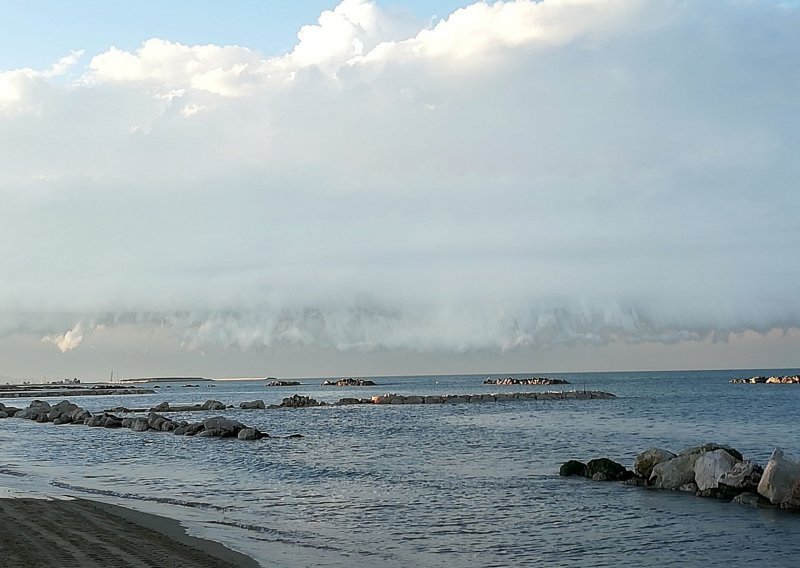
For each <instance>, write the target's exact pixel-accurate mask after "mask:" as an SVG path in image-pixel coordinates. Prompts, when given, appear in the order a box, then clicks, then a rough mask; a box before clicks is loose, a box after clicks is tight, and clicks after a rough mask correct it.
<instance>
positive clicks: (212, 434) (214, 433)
mask: <svg viewBox="0 0 800 568" xmlns="http://www.w3.org/2000/svg"><path fill="white" fill-rule="evenodd" d="M233 436H236V432H234V431H232V430H225V429H223V428H206V429H205V430H202V431H201V432H198V433H197V437H199V438H232V437H233Z"/></svg>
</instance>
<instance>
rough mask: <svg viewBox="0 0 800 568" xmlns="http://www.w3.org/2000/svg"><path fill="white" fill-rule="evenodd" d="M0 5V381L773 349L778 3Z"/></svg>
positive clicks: (783, 78) (743, 362) (421, 368)
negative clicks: (112, 372) (0, 15)
mask: <svg viewBox="0 0 800 568" xmlns="http://www.w3.org/2000/svg"><path fill="white" fill-rule="evenodd" d="M167 4H168V5H166V6H165V5H164V3H156V2H146V1H140V2H129V1H122V0H118V1H113V2H106V3H103V4H102V6H100V5H97V3H93V2H87V1H79V2H74V3H69V4H68V5H66V4H64V3H57V2H44V1H39V2H29V3H24V4H23V3H16V2H13V3H12V2H3V1H0V14H2V17H0V38H2V39H0V47H2V49H0V379H4V380H8V381H19V380H23V379H33V380H38V379H46V378H59V377H67V376H79V377H83V378H85V379H100V378H106V377H108V376H109V375H110V373H111V371H114V372H115V374H116V376H128V377H132V376H141V375H150V376H152V375H160V374H164V375H168V374H169V375H172V374H183V375H202V376H213V377H231V376H255V377H261V376H268V375H269V376H337V375H380V374H425V373H471V372H474V373H490V372H499V373H502V372H532V373H534V372H546V371H551V372H552V371H585V370H626V369H631V370H635V369H640V370H643V369H686V368H777V367H796V366H798V365H800V356H798V353H800V286H798V281H800V278H798V277H800V268H799V267H798V252H797V251H798V250H800V218H799V217H798V215H797V212H798V211H800V192H798V188H797V183H798V180H800V161H799V160H797V159H796V154H797V150H796V148H797V147H798V142H800V140H798V138H799V137H800V5H798V3H796V2H773V1H768V0H764V1H758V2H756V1H741V0H727V1H725V0H723V1H719V2H691V3H686V2H678V1H674V0H654V1H650V0H648V1H645V0H542V1H540V2H532V1H527V0H516V1H508V2H496V3H481V2H479V3H471V2H469V1H467V2H454V1H441V2H434V1H431V2H422V1H415V2H412V1H404V0H398V1H392V2H382V1H376V2H371V1H367V0H344V1H342V2H340V3H336V2H322V1H320V2H317V1H309V2H292V3H288V2H281V3H278V2H256V1H254V0H252V1H231V2H225V3H220V2H212V1H210V0H209V1H204V2H191V3H189V2H177V1H176V2H170V3H167Z"/></svg>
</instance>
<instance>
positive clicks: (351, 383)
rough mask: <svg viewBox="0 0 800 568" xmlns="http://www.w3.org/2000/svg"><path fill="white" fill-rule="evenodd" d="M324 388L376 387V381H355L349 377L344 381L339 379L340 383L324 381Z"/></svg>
mask: <svg viewBox="0 0 800 568" xmlns="http://www.w3.org/2000/svg"><path fill="white" fill-rule="evenodd" d="M322 386H325V387H329V386H336V387H374V386H376V385H375V381H370V380H369V379H354V378H352V377H347V378H344V379H339V380H338V381H331V380H328V381H323V382H322Z"/></svg>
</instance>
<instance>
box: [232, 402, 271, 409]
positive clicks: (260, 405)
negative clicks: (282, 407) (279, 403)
mask: <svg viewBox="0 0 800 568" xmlns="http://www.w3.org/2000/svg"><path fill="white" fill-rule="evenodd" d="M266 407H267V405H266V404H264V401H263V400H252V401H250V402H242V403H241V404H239V408H242V409H245V410H264V409H265V408H266Z"/></svg>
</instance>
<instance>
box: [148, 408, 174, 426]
mask: <svg viewBox="0 0 800 568" xmlns="http://www.w3.org/2000/svg"><path fill="white" fill-rule="evenodd" d="M165 422H169V418H167V417H165V416H161V415H160V414H156V413H155V412H151V413H150V414H148V415H147V425H148V426H149V427H150V428H151V429H152V430H161V426H162V425H163V424H164V423H165Z"/></svg>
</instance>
